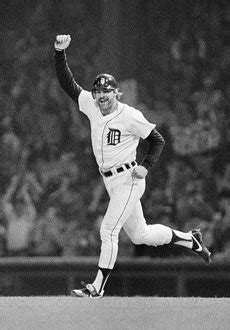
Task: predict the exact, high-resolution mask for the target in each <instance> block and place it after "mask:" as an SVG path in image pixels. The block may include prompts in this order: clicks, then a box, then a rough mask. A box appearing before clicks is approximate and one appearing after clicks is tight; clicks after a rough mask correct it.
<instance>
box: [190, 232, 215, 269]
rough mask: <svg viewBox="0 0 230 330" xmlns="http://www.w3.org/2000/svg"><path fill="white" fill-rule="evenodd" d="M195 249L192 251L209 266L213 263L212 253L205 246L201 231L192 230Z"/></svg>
mask: <svg viewBox="0 0 230 330" xmlns="http://www.w3.org/2000/svg"><path fill="white" fill-rule="evenodd" d="M192 239H193V248H192V250H193V251H194V252H195V253H196V254H198V255H199V256H200V257H201V258H202V259H203V260H204V261H205V262H206V263H207V264H210V262H211V252H209V250H208V249H207V247H206V246H205V244H204V242H203V239H202V234H201V231H200V229H194V230H192Z"/></svg>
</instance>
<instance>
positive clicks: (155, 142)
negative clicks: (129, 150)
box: [141, 129, 165, 170]
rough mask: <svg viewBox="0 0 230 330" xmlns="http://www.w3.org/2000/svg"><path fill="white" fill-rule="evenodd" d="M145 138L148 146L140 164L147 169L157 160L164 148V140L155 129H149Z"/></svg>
mask: <svg viewBox="0 0 230 330" xmlns="http://www.w3.org/2000/svg"><path fill="white" fill-rule="evenodd" d="M145 140H146V141H148V143H149V146H148V150H147V153H146V155H145V157H144V159H143V161H142V162H141V165H142V166H144V167H145V168H146V169H147V170H149V168H150V167H151V166H153V164H155V163H156V162H157V161H158V159H159V157H160V154H161V153H162V150H163V148H164V145H165V140H164V138H163V136H162V135H161V134H160V133H159V132H157V130H155V129H153V130H152V131H151V133H150V134H149V135H148V136H147V138H146V139H145Z"/></svg>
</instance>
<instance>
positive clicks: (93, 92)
mask: <svg viewBox="0 0 230 330" xmlns="http://www.w3.org/2000/svg"><path fill="white" fill-rule="evenodd" d="M91 94H92V97H93V99H94V100H95V98H96V93H95V90H94V89H92V91H91Z"/></svg>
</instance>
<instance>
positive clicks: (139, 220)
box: [123, 201, 211, 263]
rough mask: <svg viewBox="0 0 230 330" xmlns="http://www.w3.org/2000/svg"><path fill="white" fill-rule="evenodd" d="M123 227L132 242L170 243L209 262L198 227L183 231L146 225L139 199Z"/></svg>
mask: <svg viewBox="0 0 230 330" xmlns="http://www.w3.org/2000/svg"><path fill="white" fill-rule="evenodd" d="M123 228H124V230H125V231H126V233H127V235H128V236H129V237H130V239H131V240H132V242H133V243H134V244H146V245H150V246H151V245H152V246H159V245H164V244H169V243H172V244H175V245H180V246H183V247H186V248H188V249H191V250H193V251H194V252H195V253H196V254H197V255H199V256H200V257H201V258H203V259H204V261H205V262H206V263H210V262H211V253H210V252H209V250H208V249H207V247H206V246H205V244H204V242H203V239H202V234H201V232H200V230H199V229H195V230H192V231H190V232H187V233H184V232H181V231H178V230H174V229H171V228H170V227H167V226H164V225H161V224H153V225H147V224H146V220H145V218H144V215H143V211H142V206H141V202H140V201H139V202H138V203H137V204H136V206H135V207H134V209H133V211H132V214H131V215H130V217H129V218H128V219H127V221H126V222H125V224H124V226H123Z"/></svg>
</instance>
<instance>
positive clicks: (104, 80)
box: [92, 73, 117, 97]
mask: <svg viewBox="0 0 230 330" xmlns="http://www.w3.org/2000/svg"><path fill="white" fill-rule="evenodd" d="M115 89H117V83H116V80H115V78H114V77H113V76H111V75H110V74H107V73H102V74H99V75H98V76H97V77H96V78H95V80H94V83H93V88H92V94H93V97H95V92H96V91H100V90H106V91H113V90H115Z"/></svg>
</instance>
